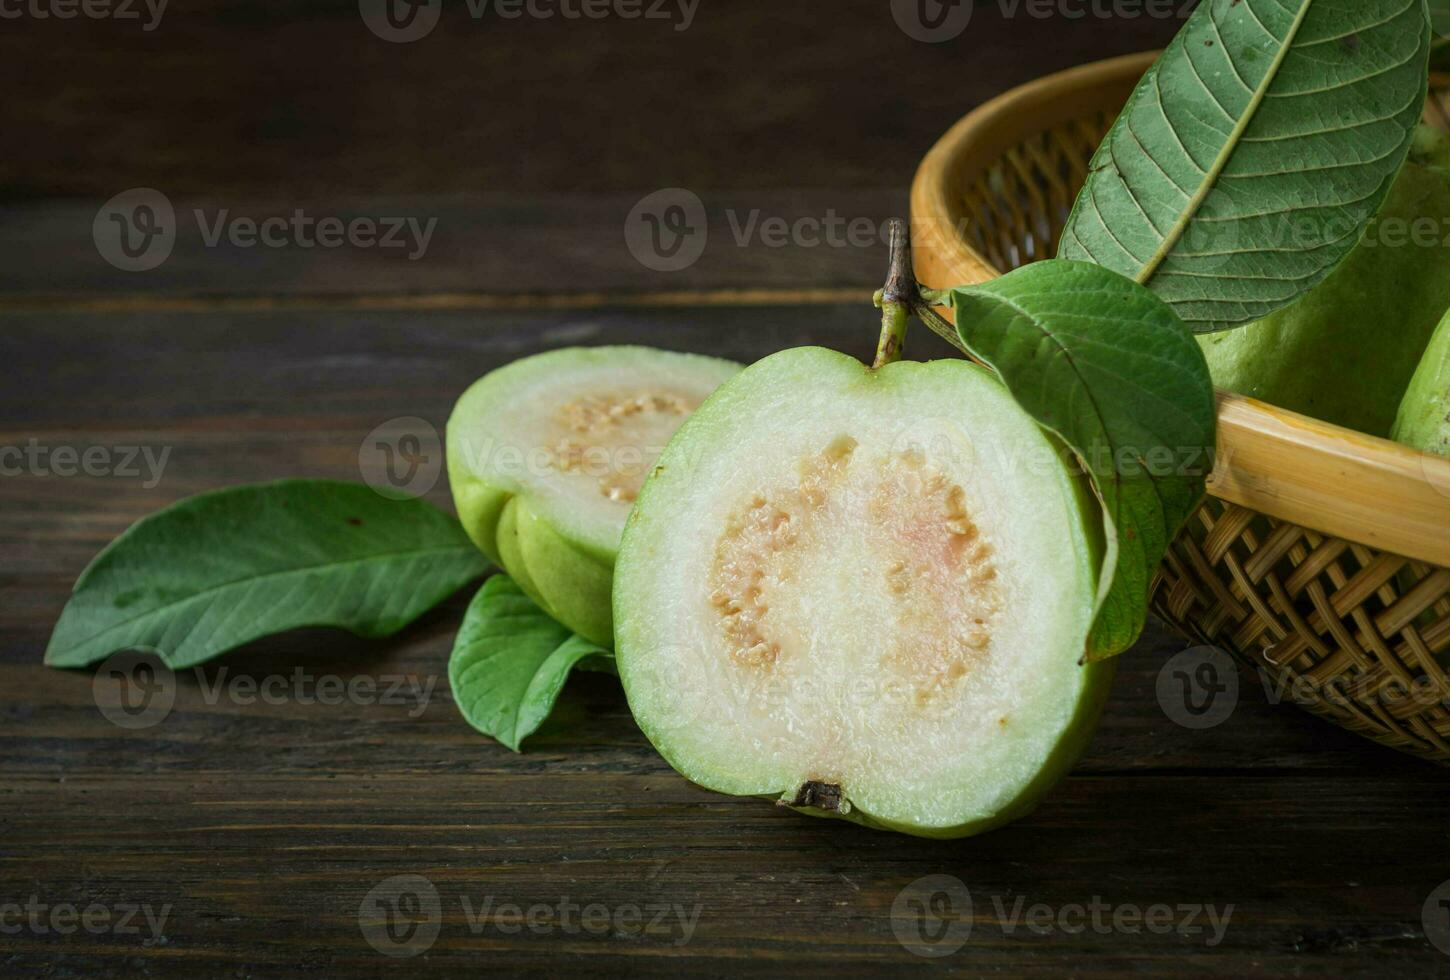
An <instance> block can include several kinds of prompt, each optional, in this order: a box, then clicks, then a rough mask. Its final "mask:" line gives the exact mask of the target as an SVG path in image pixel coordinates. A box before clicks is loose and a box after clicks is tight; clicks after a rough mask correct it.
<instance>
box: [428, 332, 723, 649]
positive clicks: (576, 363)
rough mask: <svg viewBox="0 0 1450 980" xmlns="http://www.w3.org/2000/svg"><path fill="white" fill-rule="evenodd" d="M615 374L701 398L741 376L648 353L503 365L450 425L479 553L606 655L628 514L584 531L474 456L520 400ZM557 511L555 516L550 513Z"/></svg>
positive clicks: (456, 485) (617, 351)
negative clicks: (643, 374) (577, 379)
mask: <svg viewBox="0 0 1450 980" xmlns="http://www.w3.org/2000/svg"><path fill="white" fill-rule="evenodd" d="M616 365H617V371H618V374H619V375H620V378H621V380H622V381H623V382H624V383H625V384H626V386H628V384H629V383H630V382H631V372H632V371H634V370H635V369H636V368H637V367H638V366H639V365H646V366H648V367H650V368H651V369H652V370H653V371H654V372H655V374H659V373H661V372H665V373H669V374H673V375H677V376H680V377H684V378H687V379H689V380H690V383H691V384H692V385H695V386H703V391H702V395H703V392H708V391H710V390H713V388H714V387H715V386H716V385H718V384H719V383H720V381H723V380H724V379H725V378H727V377H729V376H731V375H733V374H735V373H736V372H738V371H739V370H740V365H738V364H735V363H734V362H731V361H725V360H722V359H719V358H712V357H702V356H699V355H695V354H679V353H675V352H671V351H662V350H656V349H653V348H646V347H625V346H616V347H594V348H563V349H559V350H553V351H548V352H546V353H542V354H536V355H534V356H532V357H527V358H523V359H522V360H518V361H514V362H513V363H511V364H508V365H505V366H504V367H502V368H499V369H498V370H496V371H493V372H490V373H489V374H487V375H485V376H484V377H482V378H480V379H479V380H478V381H477V382H475V383H474V384H473V385H472V386H471V387H470V388H469V389H468V391H467V392H465V393H464V394H463V395H462V397H460V398H459V400H458V403H457V405H456V406H455V408H454V410H453V414H452V416H451V417H450V418H449V420H448V435H447V443H448V446H447V462H448V479H449V483H450V485H451V487H452V491H453V502H454V507H455V508H456V510H457V512H458V518H459V521H460V522H461V523H462V524H463V528H464V530H465V531H466V532H467V534H468V536H469V538H470V539H472V541H473V543H474V544H476V545H477V546H478V548H479V550H481V551H482V552H483V553H484V554H485V555H487V556H488V557H489V558H490V559H491V560H492V561H493V562H494V563H495V564H496V565H498V566H500V567H501V568H503V570H504V571H506V572H507V573H508V574H509V575H510V576H511V577H512V578H513V580H514V581H515V582H517V583H518V585H519V587H520V588H521V589H522V590H523V591H524V593H525V594H526V595H528V596H529V598H530V599H532V600H533V601H534V602H535V603H537V604H538V605H539V607H540V608H541V609H543V610H544V611H545V612H546V613H548V614H549V616H551V617H552V618H554V619H555V620H557V621H558V622H560V623H562V624H564V625H565V626H567V627H569V628H570V629H572V630H573V631H574V632H576V633H578V634H579V635H580V636H582V637H584V638H585V639H587V640H590V641H591V642H593V643H597V644H599V645H600V646H603V647H606V648H610V647H612V646H613V644H614V627H613V618H612V610H611V591H612V583H613V575H614V562H615V555H616V554H617V552H618V547H619V537H620V534H621V532H622V530H623V525H624V514H623V513H621V514H620V516H619V518H618V520H617V521H612V522H610V521H606V522H603V523H602V524H601V523H600V522H599V521H597V520H593V521H589V522H584V523H582V524H581V522H580V520H579V519H576V515H574V514H571V513H570V510H569V502H568V501H563V502H560V501H559V500H555V501H553V502H552V504H550V503H548V502H545V501H543V500H541V499H540V498H539V497H538V496H537V494H536V493H535V492H534V491H532V490H531V489H530V487H529V485H527V483H526V482H525V481H523V480H521V479H519V478H517V477H509V476H499V475H497V474H495V473H493V472H490V471H488V469H487V467H486V466H482V465H480V464H479V463H478V462H477V461H476V460H474V459H473V456H474V455H475V454H477V453H478V452H479V450H480V447H481V446H487V445H490V444H491V443H492V442H493V441H497V442H498V443H501V444H503V445H511V440H510V439H508V438H506V437H505V436H506V435H508V434H507V433H501V432H498V431H496V428H495V427H496V425H498V424H500V423H497V422H496V419H497V418H498V417H499V416H500V415H501V414H502V413H503V410H504V409H506V408H507V407H508V405H509V403H510V399H512V398H515V397H518V394H519V392H520V391H533V392H536V391H539V390H541V389H550V388H554V387H557V388H558V390H559V392H560V401H561V403H562V402H563V401H565V400H567V399H568V397H569V396H570V395H571V394H572V392H570V390H569V382H570V379H571V377H572V374H571V372H576V371H580V370H583V369H589V370H593V371H595V372H598V371H600V370H605V369H608V370H613V369H614V368H615V366H616ZM550 506H552V507H553V510H552V511H550V510H549V508H550Z"/></svg>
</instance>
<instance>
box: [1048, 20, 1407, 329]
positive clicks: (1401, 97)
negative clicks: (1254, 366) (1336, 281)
mask: <svg viewBox="0 0 1450 980" xmlns="http://www.w3.org/2000/svg"><path fill="white" fill-rule="evenodd" d="M1429 50H1430V26H1429V18H1428V16H1427V14H1426V8H1425V0H1205V2H1204V3H1202V4H1201V5H1200V6H1199V7H1198V9H1197V10H1195V11H1194V13H1193V15H1192V16H1191V17H1190V18H1189V20H1188V22H1187V23H1186V24H1184V26H1183V29H1182V30H1180V31H1179V32H1178V35H1177V36H1176V37H1175V38H1174V39H1173V41H1172V43H1170V44H1169V45H1168V48H1167V49H1166V50H1165V51H1164V52H1163V55H1162V57H1160V58H1159V59H1158V61H1157V62H1155V63H1154V65H1153V67H1152V68H1150V69H1149V70H1148V73H1147V74H1146V75H1144V76H1143V79H1142V81H1141V82H1139V84H1138V87H1137V88H1136V89H1135V90H1134V91H1133V94H1132V96H1131V97H1130V98H1129V100H1128V103H1127V105H1126V106H1125V107H1124V108H1123V112H1122V114H1121V115H1120V116H1119V117H1118V120H1117V122H1116V123H1115V124H1114V125H1113V128H1112V129H1111V130H1110V131H1109V132H1108V135H1107V137H1106V138H1105V139H1104V140H1103V143H1102V145H1101V146H1100V147H1099V148H1098V151H1097V153H1096V154H1095V155H1094V156H1093V159H1092V162H1091V164H1090V166H1089V168H1088V178H1087V181H1086V183H1085V185H1084V187H1083V190H1082V193H1081V194H1080V195H1079V196H1078V199H1077V203H1076V205H1075V206H1074V208H1073V211H1072V214H1071V216H1070V217H1069V218H1068V221H1067V225H1066V227H1065V228H1064V230H1063V233H1062V238H1061V243H1060V245H1059V250H1058V257H1059V258H1064V259H1076V260H1081V261H1088V262H1095V263H1097V264H1098V265H1102V266H1106V267H1107V268H1109V269H1112V270H1114V271H1115V272H1120V273H1122V274H1123V275H1125V276H1127V277H1128V278H1130V279H1133V280H1135V281H1137V282H1139V283H1141V284H1143V285H1146V286H1148V287H1149V288H1150V289H1152V290H1153V291H1154V292H1155V293H1157V294H1158V295H1159V296H1161V297H1162V298H1163V299H1164V300H1166V301H1167V302H1168V304H1169V305H1170V306H1172V307H1173V309H1174V311H1175V312H1176V313H1177V314H1178V316H1179V317H1180V318H1181V319H1182V320H1183V321H1184V322H1185V323H1186V324H1188V326H1189V327H1190V328H1191V329H1192V330H1194V331H1195V332H1199V333H1203V332H1208V331H1213V330H1223V329H1226V328H1229V327H1233V326H1237V325H1239V324H1243V323H1248V322H1250V321H1252V320H1258V319H1260V318H1262V317H1265V316H1267V315H1269V314H1270V313H1273V312H1274V311H1275V310H1278V309H1281V308H1282V307H1285V306H1288V305H1289V304H1290V303H1292V302H1293V301H1294V300H1295V299H1296V298H1298V297H1299V296H1301V295H1302V294H1304V293H1305V292H1307V291H1308V290H1310V289H1312V288H1313V287H1314V286H1315V285H1316V284H1318V283H1319V282H1320V281H1321V280H1323V279H1324V277H1325V276H1327V275H1328V274H1329V273H1330V272H1331V271H1332V270H1333V269H1334V267H1335V266H1336V265H1337V264H1338V263H1339V261H1340V260H1341V259H1342V258H1344V256H1345V255H1346V253H1348V251H1349V250H1350V249H1351V248H1352V247H1353V246H1354V245H1355V244H1356V243H1357V242H1358V241H1359V238H1360V235H1361V233H1362V232H1363V230H1364V228H1365V225H1366V224H1367V223H1368V222H1369V220H1370V219H1371V218H1372V217H1373V216H1374V215H1375V213H1376V211H1378V210H1379V206H1380V202H1381V201H1382V200H1383V199H1384V196H1385V193H1386V192H1387V191H1388V190H1389V187H1390V184H1391V183H1392V181H1393V179H1394V176H1395V174H1396V173H1398V171H1399V169H1400V166H1401V164H1403V163H1404V161H1405V156H1406V153H1407V152H1408V150H1409V148H1410V137H1411V133H1412V131H1413V129H1414V126H1415V123H1416V122H1417V121H1418V120H1419V118H1420V113H1421V111H1422V109H1423V107H1424V99H1425V87H1426V78H1427V74H1426V65H1427V61H1428V57H1429Z"/></svg>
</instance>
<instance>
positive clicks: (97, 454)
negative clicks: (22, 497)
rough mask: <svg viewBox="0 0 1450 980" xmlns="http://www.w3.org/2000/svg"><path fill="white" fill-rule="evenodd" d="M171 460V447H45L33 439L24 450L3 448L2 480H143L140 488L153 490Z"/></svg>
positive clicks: (1, 462) (1, 461)
mask: <svg viewBox="0 0 1450 980" xmlns="http://www.w3.org/2000/svg"><path fill="white" fill-rule="evenodd" d="M170 456H171V447H170V446H162V447H161V449H160V450H159V451H158V450H157V449H156V448H155V447H153V446H84V447H81V446H68V445H62V446H46V445H42V444H41V442H40V440H39V439H34V438H32V439H28V440H26V443H25V445H24V446H0V476H61V477H71V476H81V475H85V476H98V477H99V476H114V477H120V478H122V479H136V478H140V477H144V479H143V480H142V482H141V485H142V486H143V487H145V488H146V489H147V490H151V489H154V488H155V487H156V485H157V484H158V483H160V482H161V476H162V474H163V473H164V472H165V470H166V461H167V459H169V458H170Z"/></svg>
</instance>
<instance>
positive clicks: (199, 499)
mask: <svg viewBox="0 0 1450 980" xmlns="http://www.w3.org/2000/svg"><path fill="white" fill-rule="evenodd" d="M487 569H488V559H486V558H485V557H484V556H483V555H482V554H480V553H479V551H478V549H477V548H475V547H474V546H473V543H472V542H471V541H469V540H468V536H467V535H465V534H464V533H463V528H462V527H461V526H459V524H458V521H457V520H455V519H454V518H453V517H452V516H450V515H449V514H446V513H444V512H443V511H441V510H439V509H438V508H436V507H434V506H433V505H432V504H429V503H427V502H425V501H422V500H389V499H386V498H384V497H382V496H380V495H379V494H378V493H376V492H375V491H374V490H373V489H372V488H371V487H368V486H365V485H363V484H360V483H342V482H337V481H331V480H283V481H280V482H276V483H262V484H253V485H249V486H240V487H232V488H230V489H226V490H218V491H215V492H212V493H204V494H200V495H198V496H195V497H191V498H188V499H186V500H182V501H180V502H178V503H175V504H172V505H171V506H169V507H167V508H165V509H163V510H160V511H158V512H156V513H155V514H152V515H151V516H149V517H146V518H144V519H142V520H140V521H138V522H137V523H136V524H134V525H132V526H131V527H130V528H129V529H128V530H127V531H126V532H125V533H123V534H122V535H121V536H120V537H118V538H117V539H116V540H115V541H113V542H111V544H110V545H108V546H107V547H106V548H105V549H104V550H103V551H102V552H101V553H100V554H99V555H97V556H96V558H95V560H94V561H92V562H91V564H90V566H89V567H88V568H87V569H86V570H85V572H83V573H82V574H81V577H80V579H79V580H78V581H77V582H76V585H75V590H74V592H73V593H72V595H71V597H70V601H68V602H67V603H66V606H65V609H64V610H63V611H62V612H61V616H60V621H59V622H58V623H57V624H56V627H55V631H54V632H53V633H52V634H51V637H50V645H49V646H48V647H47V649H46V651H45V662H46V663H47V664H49V665H51V666H52V667H82V666H85V665H86V664H89V663H93V662H95V661H97V660H100V659H102V658H104V657H105V656H107V655H108V654H111V653H114V652H116V651H118V650H148V651H153V652H155V653H156V654H157V655H158V656H159V657H160V658H161V660H162V661H163V662H164V663H165V664H166V665H167V666H169V667H171V668H172V669H179V668H182V667H189V666H192V665H194V664H198V663H201V662H202V661H205V660H209V659H211V658H212V657H215V656H217V655H218V654H221V653H224V652H226V651H227V650H230V649H232V648H234V647H238V646H241V645H242V644H244V643H248V642H250V641H252V640H255V639H258V638H260V637H263V636H267V635H270V634H273V633H280V632H283V631H284V630H289V629H295V628H297V627H301V626H336V627H340V628H342V629H346V630H350V631H351V632H353V633H356V634H358V635H360V636H367V637H377V636H387V635H388V634H391V633H395V632H397V631H398V630H400V629H402V628H403V627H404V626H406V625H408V624H409V623H410V622H412V621H413V620H415V619H417V618H418V617H419V616H421V615H422V614H423V613H425V612H427V611H428V610H429V609H430V608H432V607H433V606H435V605H437V604H438V603H439V602H441V601H442V600H444V599H446V598H447V597H448V596H450V595H452V594H453V593H454V592H456V591H458V590H459V589H460V588H462V587H463V586H464V585H467V584H468V583H469V582H470V581H472V580H473V579H476V578H479V577H481V576H482V575H483V574H484V572H486V571H487Z"/></svg>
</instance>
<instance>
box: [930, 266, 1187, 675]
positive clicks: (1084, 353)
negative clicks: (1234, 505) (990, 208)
mask: <svg viewBox="0 0 1450 980" xmlns="http://www.w3.org/2000/svg"><path fill="white" fill-rule="evenodd" d="M941 298H942V299H943V300H944V301H945V302H947V303H948V304H949V305H950V306H952V307H953V308H954V309H955V310H956V322H957V331H958V333H959V334H960V336H961V339H962V342H963V343H964V344H965V345H966V347H967V349H968V350H969V351H970V352H971V353H972V354H973V355H974V356H976V357H977V358H979V359H981V360H982V361H985V362H986V363H987V364H988V365H990V366H991V367H992V368H993V369H994V370H995V371H996V372H997V374H998V375H999V376H1000V377H1001V378H1002V381H1003V382H1004V383H1005V384H1006V386H1007V388H1008V390H1009V391H1011V393H1012V396H1013V397H1014V398H1015V399H1016V400H1017V403H1018V404H1019V405H1021V406H1022V408H1023V409H1024V410H1025V411H1026V412H1027V413H1028V414H1029V415H1031V416H1032V417H1033V418H1034V419H1036V420H1037V422H1038V424H1039V425H1042V426H1044V427H1045V428H1047V429H1048V430H1049V431H1051V432H1053V433H1054V434H1056V435H1057V436H1058V437H1059V438H1060V439H1062V441H1063V442H1064V443H1066V444H1067V446H1068V447H1069V448H1071V449H1072V450H1073V452H1074V453H1076V454H1077V456H1078V458H1079V459H1080V460H1081V461H1082V462H1083V464H1084V468H1085V469H1086V470H1087V471H1088V473H1089V474H1090V476H1091V477H1092V480H1093V484H1094V487H1095V488H1096V491H1097V494H1098V497H1099V499H1100V501H1101V503H1102V506H1103V515H1104V518H1105V520H1104V527H1105V536H1106V544H1107V549H1106V555H1105V559H1104V563H1103V572H1102V576H1101V578H1100V580H1099V582H1098V608H1097V615H1096V618H1095V620H1094V623H1093V628H1092V632H1091V634H1090V635H1089V638H1088V648H1087V651H1086V655H1087V658H1088V659H1089V660H1098V659H1103V658H1106V657H1110V656H1113V655H1115V654H1117V653H1121V652H1122V651H1123V650H1126V649H1127V648H1128V647H1129V646H1131V645H1132V644H1133V642H1134V641H1136V640H1137V638H1138V635H1139V634H1140V633H1141V632H1142V629H1143V624H1144V621H1145V619H1146V617H1147V611H1148V599H1149V586H1150V585H1151V582H1152V577H1153V573H1154V571H1155V569H1157V567H1158V563H1159V562H1160V561H1162V560H1163V556H1164V554H1165V553H1166V552H1167V550H1168V545H1169V543H1170V542H1171V541H1172V540H1173V536H1174V535H1175V534H1176V533H1177V532H1178V529H1179V528H1180V527H1181V526H1182V525H1183V522H1184V521H1185V520H1187V519H1188V517H1189V515H1190V514H1192V513H1193V510H1194V508H1195V507H1197V506H1198V503H1199V501H1200V500H1201V499H1202V497H1203V493H1204V482H1205V479H1206V477H1207V474H1208V471H1209V469H1210V468H1211V462H1212V455H1213V447H1214V431H1215V409H1214V396H1213V384H1212V382H1211V381H1210V379H1209V374H1208V364H1207V363H1206V362H1205V361H1204V357H1203V351H1202V350H1200V349H1199V346H1198V344H1197V343H1196V342H1195V341H1194V339H1193V334H1192V333H1191V332H1190V331H1189V330H1188V328H1187V327H1186V326H1185V325H1184V324H1183V322H1182V321H1181V320H1180V319H1179V318H1178V317H1177V315H1175V314H1174V312H1173V309H1172V308H1171V307H1170V306H1168V305H1167V304H1166V303H1165V302H1163V300H1161V299H1159V298H1158V297H1157V296H1155V295H1154V294H1153V293H1152V292H1150V291H1148V290H1147V289H1144V288H1143V287H1142V286H1139V285H1137V284H1136V283H1134V282H1133V281H1132V280H1130V279H1126V278H1124V277H1123V276H1120V275H1118V274H1117V273H1115V272H1112V271H1110V270H1108V269H1104V268H1102V267H1101V266H1096V265H1091V264H1088V263H1083V262H1066V261H1062V260H1056V259H1052V260H1047V261H1044V262H1034V263H1032V264H1031V265H1028V266H1024V267H1023V268H1021V269H1018V270H1017V271H1015V272H1011V273H1008V274H1007V275H1005V276H1002V277H1001V278H1000V279H995V280H992V281H990V282H986V283H983V284H981V285H978V286H967V287H959V288H956V289H951V290H947V291H945V292H944V293H943V294H941Z"/></svg>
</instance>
